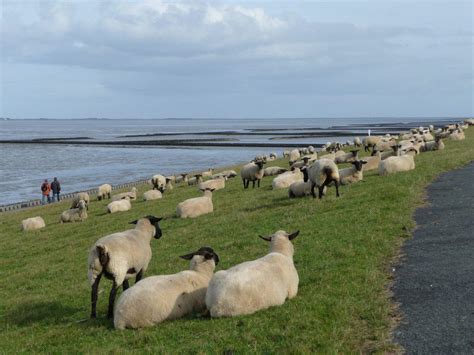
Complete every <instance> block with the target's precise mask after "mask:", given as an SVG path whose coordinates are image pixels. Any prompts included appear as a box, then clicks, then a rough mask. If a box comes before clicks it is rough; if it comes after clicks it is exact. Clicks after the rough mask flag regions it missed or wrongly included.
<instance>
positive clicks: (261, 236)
mask: <svg viewBox="0 0 474 355" xmlns="http://www.w3.org/2000/svg"><path fill="white" fill-rule="evenodd" d="M258 236H259V237H260V238H262V239H263V240H266V241H267V242H271V241H272V237H264V236H263V235H258Z"/></svg>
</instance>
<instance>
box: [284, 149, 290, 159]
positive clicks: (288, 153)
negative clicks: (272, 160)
mask: <svg viewBox="0 0 474 355" xmlns="http://www.w3.org/2000/svg"><path fill="white" fill-rule="evenodd" d="M289 156H290V151H289V150H284V151H283V158H288V157H289Z"/></svg>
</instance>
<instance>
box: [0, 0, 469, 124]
mask: <svg viewBox="0 0 474 355" xmlns="http://www.w3.org/2000/svg"><path fill="white" fill-rule="evenodd" d="M0 4H1V10H2V11H1V14H0V23H1V29H0V31H1V32H0V36H1V52H0V53H1V58H0V60H1V62H0V65H1V73H0V80H1V88H0V100H1V101H0V116H2V117H15V118H26V117H32V118H34V117H51V118H67V117H109V118H130V117H139V118H162V117H360V116H425V117H426V116H457V115H460V116H465V115H473V96H474V95H473V2H472V1H471V0H469V1H456V0H445V1H443V0H434V1H433V0H432V1H428V0H421V1H416V0H392V1H388V0H369V1H359V0H350V1H338V0H331V1H317V0H312V1H296V0H288V1H271V0H267V1H199V0H195V1H192V2H191V1H183V2H181V1H162V0H136V1H121V0H120V1H119V0H114V1H99V0H97V1H93V0H89V1H87V0H69V1H49V0H36V1H24V0H1V2H0Z"/></svg>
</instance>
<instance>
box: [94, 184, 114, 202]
mask: <svg viewBox="0 0 474 355" xmlns="http://www.w3.org/2000/svg"><path fill="white" fill-rule="evenodd" d="M111 195H112V185H110V184H103V185H100V186H99V188H98V189H97V200H99V201H100V200H105V198H109V199H110V197H111Z"/></svg>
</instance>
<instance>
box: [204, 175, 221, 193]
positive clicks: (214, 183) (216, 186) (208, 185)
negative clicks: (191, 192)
mask: <svg viewBox="0 0 474 355" xmlns="http://www.w3.org/2000/svg"><path fill="white" fill-rule="evenodd" d="M226 180H227V178H226V177H225V176H223V177H221V178H219V179H212V180H207V181H204V182H201V183H200V184H199V190H201V191H203V190H205V189H208V190H214V191H217V190H222V189H224V188H225V182H226Z"/></svg>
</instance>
